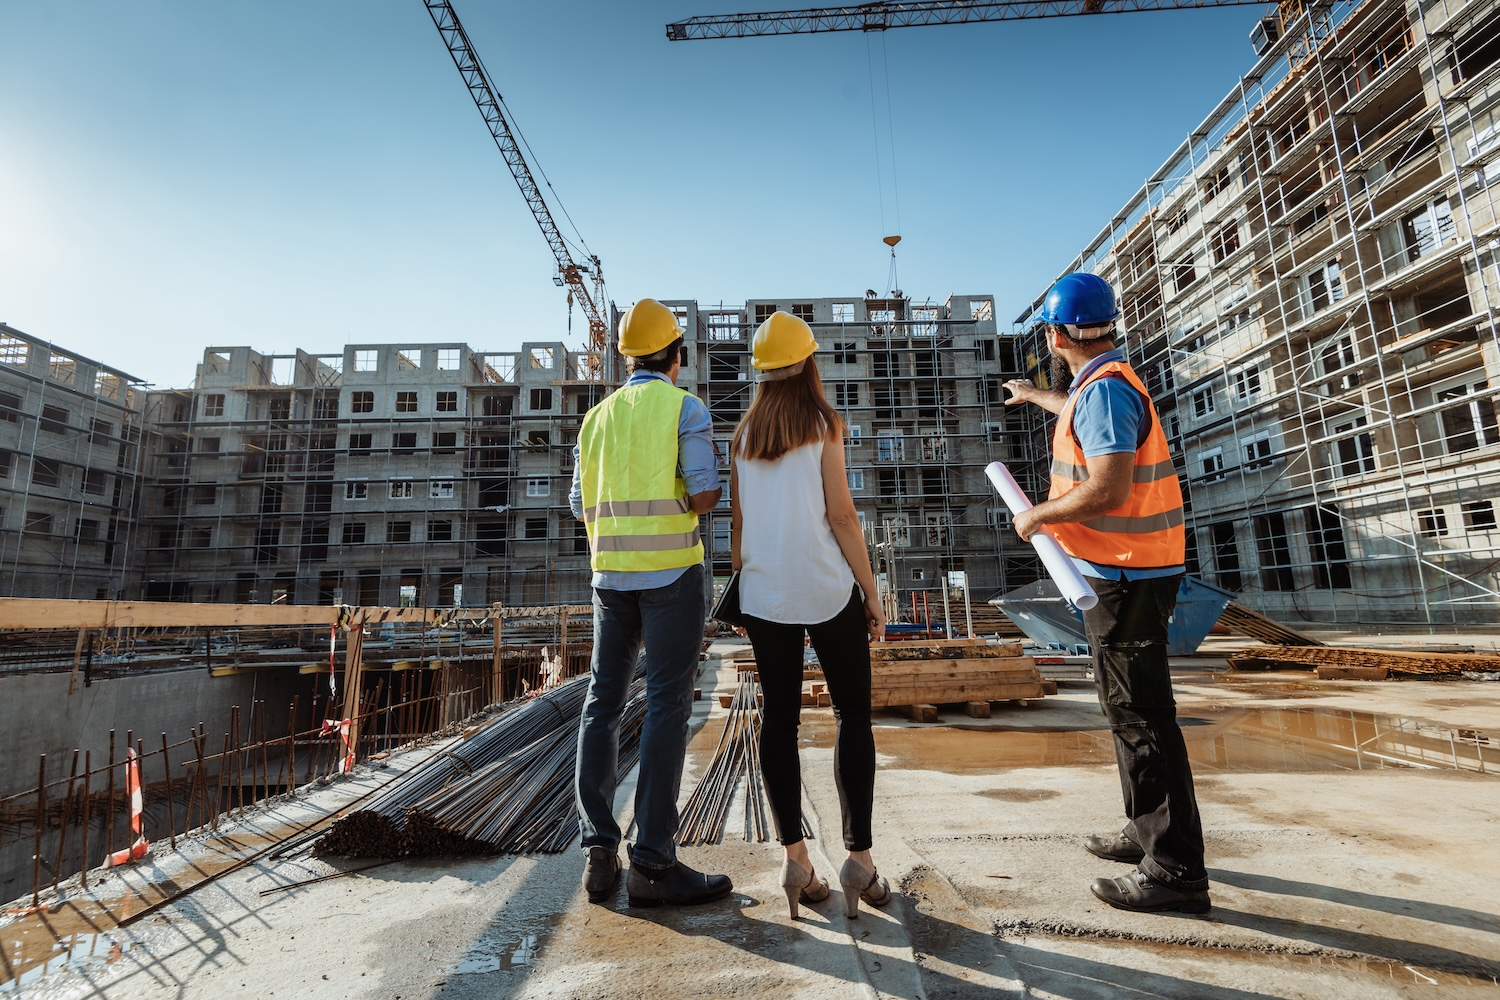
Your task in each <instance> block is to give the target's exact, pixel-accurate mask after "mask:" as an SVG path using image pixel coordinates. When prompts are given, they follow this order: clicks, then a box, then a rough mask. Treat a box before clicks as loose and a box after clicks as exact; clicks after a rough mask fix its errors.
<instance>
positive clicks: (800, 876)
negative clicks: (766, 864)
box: [781, 858, 828, 920]
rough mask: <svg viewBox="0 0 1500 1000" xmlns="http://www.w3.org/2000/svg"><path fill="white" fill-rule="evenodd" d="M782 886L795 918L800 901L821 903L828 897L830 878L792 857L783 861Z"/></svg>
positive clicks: (789, 908)
mask: <svg viewBox="0 0 1500 1000" xmlns="http://www.w3.org/2000/svg"><path fill="white" fill-rule="evenodd" d="M781 887H782V888H783V889H785V890H786V905H787V909H788V910H790V911H791V914H792V919H793V920H796V919H797V904H798V903H821V902H823V900H825V899H827V898H828V880H827V879H826V878H819V877H818V876H817V874H816V873H814V872H811V871H809V870H807V869H806V868H803V867H802V866H801V865H799V864H797V862H795V861H793V860H792V859H791V858H786V859H785V860H783V861H782V862H781Z"/></svg>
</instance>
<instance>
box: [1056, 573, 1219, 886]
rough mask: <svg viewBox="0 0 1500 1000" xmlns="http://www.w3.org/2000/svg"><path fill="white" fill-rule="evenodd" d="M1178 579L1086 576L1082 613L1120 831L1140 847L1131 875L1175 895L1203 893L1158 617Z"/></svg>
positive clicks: (1198, 840) (1189, 786) (1187, 768)
mask: <svg viewBox="0 0 1500 1000" xmlns="http://www.w3.org/2000/svg"><path fill="white" fill-rule="evenodd" d="M1181 579H1182V577H1181V576H1180V575H1178V576H1170V577H1162V578H1158V579H1154V580H1099V579H1095V578H1092V577H1091V578H1090V579H1089V583H1091V584H1093V587H1094V590H1095V592H1096V593H1098V595H1099V603H1098V604H1097V605H1096V606H1095V607H1094V608H1093V609H1091V610H1089V611H1085V612H1084V613H1083V626H1084V631H1085V632H1086V633H1087V634H1088V640H1089V648H1090V649H1091V650H1093V658H1094V683H1095V684H1096V685H1097V687H1098V689H1099V707H1100V708H1102V709H1103V710H1104V717H1105V718H1106V719H1108V720H1109V728H1110V730H1111V731H1112V732H1113V733H1114V738H1115V760H1116V761H1117V762H1118V763H1119V766H1120V790H1121V792H1122V793H1123V795H1124V797H1125V816H1126V819H1127V821H1128V822H1126V824H1125V829H1124V833H1125V835H1126V836H1127V837H1129V838H1130V839H1131V840H1134V841H1135V842H1136V843H1137V844H1140V845H1141V848H1142V850H1144V851H1145V852H1146V857H1145V859H1144V860H1143V861H1141V863H1140V869H1141V871H1143V872H1145V873H1146V874H1147V875H1150V876H1151V877H1152V878H1154V879H1156V880H1157V881H1159V882H1162V883H1165V884H1166V885H1169V886H1171V887H1173V888H1175V889H1181V890H1195V889H1207V888H1208V873H1207V872H1206V871H1205V870H1204V867H1203V826H1202V822H1201V820H1199V818H1198V799H1197V796H1196V794H1195V793H1194V791H1193V771H1192V767H1191V765H1190V764H1189V763H1188V755H1187V746H1186V744H1185V743H1184V742H1183V739H1182V730H1181V729H1180V728H1179V727H1178V725H1177V703H1176V701H1175V700H1174V699H1173V697H1172V676H1171V673H1170V671H1169V670H1168V668H1167V619H1168V618H1170V617H1171V615H1172V611H1173V608H1175V607H1176V604H1177V584H1178V582H1179V581H1180V580H1181Z"/></svg>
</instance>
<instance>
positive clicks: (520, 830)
mask: <svg viewBox="0 0 1500 1000" xmlns="http://www.w3.org/2000/svg"><path fill="white" fill-rule="evenodd" d="M645 714H646V696H645V683H644V682H643V681H637V682H636V683H635V684H634V685H633V687H632V691H631V696H630V698H629V700H628V701H627V702H626V704H625V712H624V716H623V718H622V720H621V723H620V758H619V763H618V767H617V772H616V773H617V774H618V776H619V777H620V778H621V779H623V778H624V776H625V775H626V774H628V773H629V771H630V769H631V768H632V767H634V766H635V764H636V761H637V760H639V758H640V729H641V723H642V722H643V720H644V719H645ZM577 759H578V731H577V729H576V728H568V729H561V728H560V729H558V730H556V731H555V732H554V733H552V734H551V735H550V736H546V737H543V738H542V739H539V740H537V741H536V742H535V743H532V744H530V745H529V746H526V747H523V748H521V749H520V750H517V751H515V752H514V753H512V754H510V755H509V756H507V757H505V758H504V759H502V760H498V761H496V762H495V763H493V764H490V765H489V766H488V767H486V768H484V769H483V770H481V771H478V772H476V773H475V774H474V776H473V777H471V778H466V779H464V780H463V781H458V782H454V783H453V784H452V785H450V786H449V787H448V788H445V789H443V790H442V791H440V792H437V793H435V794H433V795H430V796H428V797H427V798H426V799H423V800H422V801H421V802H418V803H416V804H415V805H413V806H412V807H411V808H410V809H409V810H408V811H407V819H406V829H407V833H408V840H409V841H410V842H411V845H412V853H414V854H417V853H420V854H440V855H451V854H530V853H534V852H541V853H551V854H555V853H557V852H559V851H563V850H566V849H567V848H568V846H569V845H570V844H573V843H575V842H576V840H577V838H578V813H577V810H576V807H575V806H574V797H573V772H574V765H575V762H576V761H577Z"/></svg>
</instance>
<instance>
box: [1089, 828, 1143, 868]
mask: <svg viewBox="0 0 1500 1000" xmlns="http://www.w3.org/2000/svg"><path fill="white" fill-rule="evenodd" d="M1083 849H1084V850H1086V851H1088V852H1089V853H1090V854H1092V855H1093V856H1094V857H1096V858H1103V859H1104V860H1105V861H1123V862H1125V863H1126V864H1128V865H1134V864H1139V863H1140V861H1141V859H1142V858H1144V857H1145V856H1146V852H1145V851H1143V850H1141V845H1140V844H1137V843H1136V842H1135V841H1133V840H1131V839H1130V838H1129V837H1127V836H1125V835H1124V834H1123V833H1117V834H1115V835H1114V836H1113V837H1111V838H1110V839H1108V840H1106V839H1104V838H1103V837H1085V838H1084V841H1083Z"/></svg>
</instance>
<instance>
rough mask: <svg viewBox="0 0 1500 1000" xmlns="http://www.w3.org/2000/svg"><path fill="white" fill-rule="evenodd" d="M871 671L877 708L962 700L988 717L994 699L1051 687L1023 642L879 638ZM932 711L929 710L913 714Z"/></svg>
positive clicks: (1028, 696)
mask: <svg viewBox="0 0 1500 1000" xmlns="http://www.w3.org/2000/svg"><path fill="white" fill-rule="evenodd" d="M870 675H871V676H870V707H872V708H894V707H899V706H908V705H910V706H935V705H944V704H953V703H960V704H963V705H965V706H966V711H968V712H969V714H971V715H976V716H978V717H981V718H983V717H985V716H987V715H988V712H989V703H990V702H992V701H1030V700H1032V699H1035V698H1041V697H1042V696H1043V695H1044V694H1045V693H1046V691H1045V688H1044V686H1043V683H1042V676H1041V674H1040V673H1038V672H1037V668H1036V664H1035V663H1034V662H1033V661H1032V659H1031V657H1029V656H1022V655H1021V644H1020V643H1019V642H1005V643H996V644H991V643H987V642H985V640H983V639H922V640H918V641H915V642H882V643H874V644H872V645H871V646H870ZM981 706H982V707H981ZM909 714H910V713H909ZM933 714H935V713H928V712H926V711H925V710H924V711H922V712H920V713H918V715H916V716H914V717H922V718H930V717H931V716H932V715H933Z"/></svg>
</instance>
